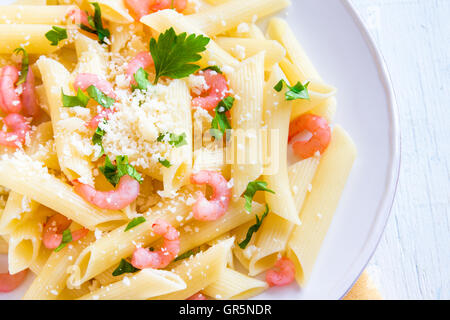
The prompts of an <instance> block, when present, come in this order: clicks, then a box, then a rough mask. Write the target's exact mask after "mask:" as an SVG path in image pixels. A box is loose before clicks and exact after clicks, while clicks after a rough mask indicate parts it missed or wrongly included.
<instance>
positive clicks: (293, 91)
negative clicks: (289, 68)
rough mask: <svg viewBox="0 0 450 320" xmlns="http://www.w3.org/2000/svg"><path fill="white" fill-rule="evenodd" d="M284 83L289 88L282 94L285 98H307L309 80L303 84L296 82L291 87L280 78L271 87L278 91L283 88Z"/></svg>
mask: <svg viewBox="0 0 450 320" xmlns="http://www.w3.org/2000/svg"><path fill="white" fill-rule="evenodd" d="M284 85H286V86H287V87H288V88H289V90H288V91H286V93H285V94H284V95H285V97H286V100H288V101H290V100H297V99H304V100H309V92H308V85H309V81H308V82H307V83H305V85H302V84H301V83H300V82H297V84H296V85H295V86H293V87H291V86H290V85H288V84H287V83H286V81H284V80H280V81H279V82H278V83H277V84H276V86H275V87H273V88H274V89H275V90H276V91H277V92H280V91H281V90H283V86H284Z"/></svg>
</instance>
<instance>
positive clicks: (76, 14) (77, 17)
mask: <svg viewBox="0 0 450 320" xmlns="http://www.w3.org/2000/svg"><path fill="white" fill-rule="evenodd" d="M66 17H67V18H69V19H71V20H72V22H73V23H75V24H84V25H85V26H90V24H89V20H88V16H87V13H86V12H85V11H83V10H80V9H79V8H72V9H70V10H69V11H68V12H67V14H66Z"/></svg>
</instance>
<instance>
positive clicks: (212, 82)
mask: <svg viewBox="0 0 450 320" xmlns="http://www.w3.org/2000/svg"><path fill="white" fill-rule="evenodd" d="M200 75H203V76H204V78H205V82H206V84H207V85H208V89H207V90H206V91H205V92H203V93H202V94H201V95H200V96H199V97H196V98H194V99H192V106H193V107H202V108H203V109H206V110H214V108H215V107H217V104H218V103H219V102H220V100H222V99H223V98H226V97H227V96H228V91H229V89H228V84H227V79H226V78H225V77H224V76H223V75H222V74H220V73H217V72H216V71H213V70H206V71H203V72H201V73H200Z"/></svg>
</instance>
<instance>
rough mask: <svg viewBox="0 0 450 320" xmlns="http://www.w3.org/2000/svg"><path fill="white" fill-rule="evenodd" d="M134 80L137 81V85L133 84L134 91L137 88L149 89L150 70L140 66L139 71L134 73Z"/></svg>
mask: <svg viewBox="0 0 450 320" xmlns="http://www.w3.org/2000/svg"><path fill="white" fill-rule="evenodd" d="M133 77H134V80H135V81H136V84H137V85H134V84H133V85H132V86H131V89H132V90H133V91H134V90H136V89H139V90H147V88H148V86H149V85H150V81H148V72H147V71H145V70H144V69H142V68H139V69H138V71H136V73H135V74H134V75H133Z"/></svg>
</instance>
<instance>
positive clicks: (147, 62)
mask: <svg viewBox="0 0 450 320" xmlns="http://www.w3.org/2000/svg"><path fill="white" fill-rule="evenodd" d="M153 64H154V62H153V58H152V55H151V54H150V52H147V51H143V52H140V53H138V55H137V56H136V57H134V58H133V59H132V60H131V61H130V62H128V68H127V75H128V77H130V78H131V79H132V82H134V79H133V76H134V74H135V73H136V71H138V70H139V68H142V69H146V68H148V67H150V66H152V65H153Z"/></svg>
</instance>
